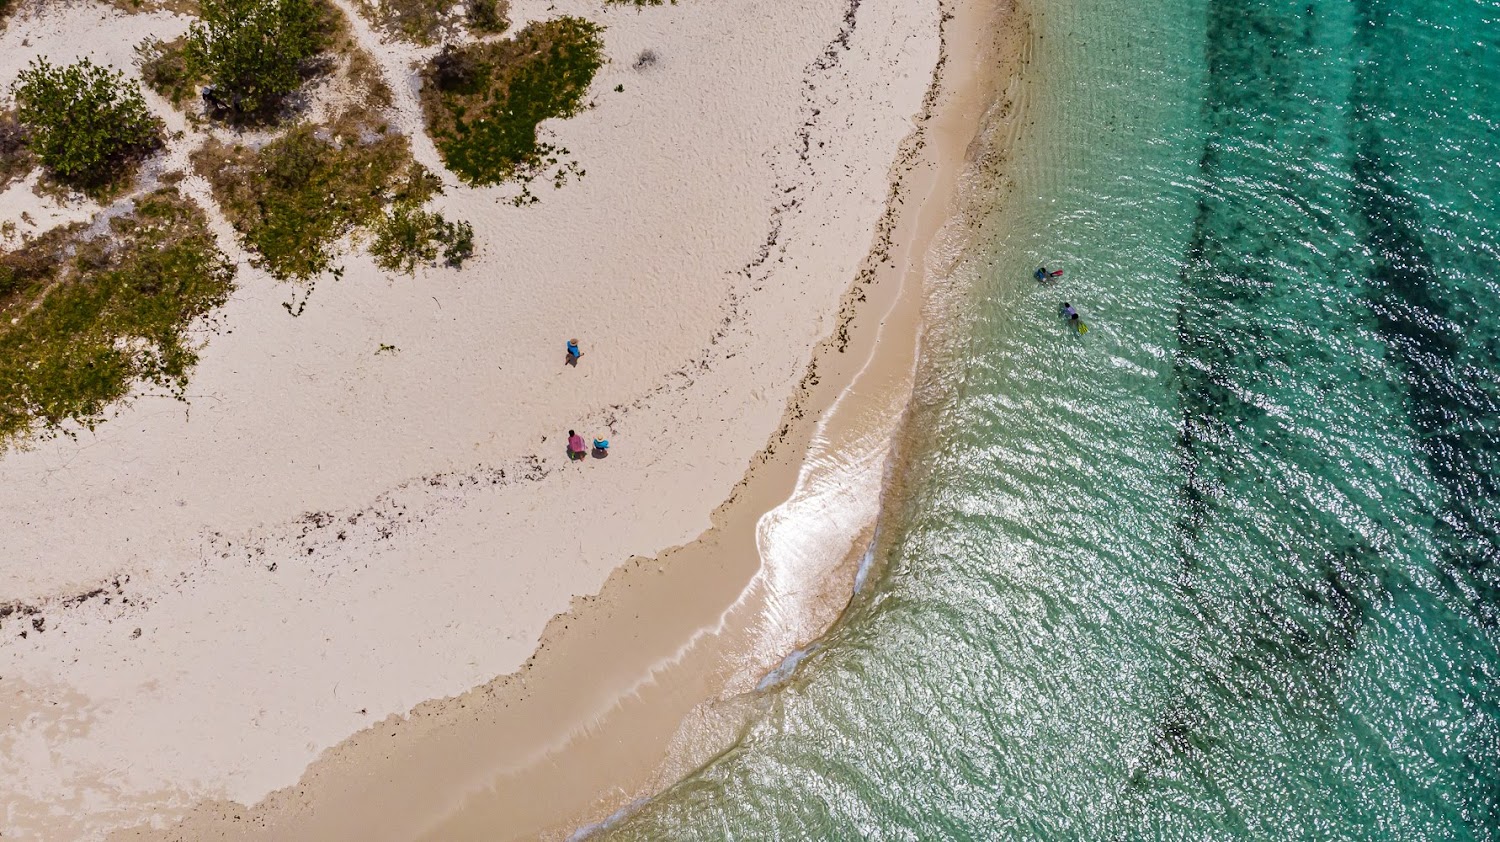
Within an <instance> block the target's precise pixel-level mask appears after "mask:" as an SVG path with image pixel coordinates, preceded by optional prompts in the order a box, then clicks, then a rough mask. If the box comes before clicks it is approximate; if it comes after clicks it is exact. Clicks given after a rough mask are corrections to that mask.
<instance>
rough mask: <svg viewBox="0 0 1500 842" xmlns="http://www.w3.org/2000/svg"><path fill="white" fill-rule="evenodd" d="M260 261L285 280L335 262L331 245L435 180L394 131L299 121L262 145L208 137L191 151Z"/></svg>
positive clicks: (422, 193) (422, 196)
mask: <svg viewBox="0 0 1500 842" xmlns="http://www.w3.org/2000/svg"><path fill="white" fill-rule="evenodd" d="M194 163H195V164H196V166H197V169H198V171H199V172H200V173H202V174H203V175H204V177H206V178H207V179H208V180H209V183H210V184H211V185H212V186H213V190H214V198H215V199H217V200H218V202H219V205H220V206H221V207H222V208H223V210H224V213H225V215H226V216H227V217H228V218H229V221H230V222H231V223H232V224H233V225H234V226H235V228H236V229H238V230H239V232H240V235H241V236H242V238H243V239H244V242H245V245H246V246H247V247H248V248H249V249H251V250H252V251H254V252H255V254H256V259H257V262H259V263H260V264H261V265H262V266H264V267H265V268H266V269H267V270H268V271H269V272H271V274H273V275H275V276H276V277H278V278H282V279H300V280H306V279H310V278H313V277H315V276H317V275H320V274H322V273H324V272H327V271H329V270H331V269H332V268H333V254H332V252H331V247H332V245H333V243H334V241H335V240H337V239H338V238H339V237H342V236H344V235H345V234H347V233H349V232H350V231H352V230H354V229H355V228H358V227H361V226H364V225H369V224H371V223H373V222H374V221H375V220H376V218H377V217H379V216H380V214H381V212H382V211H383V209H384V207H385V205H386V204H387V203H389V202H392V201H401V200H413V201H416V202H419V203H420V202H421V201H425V200H426V199H427V198H428V197H429V196H431V195H432V194H433V192H435V190H436V179H435V178H434V177H433V176H432V175H431V174H430V173H428V172H427V171H426V170H423V169H422V168H421V167H420V166H419V165H417V164H415V163H413V162H412V160H411V152H410V149H409V148H408V146H407V142H406V138H405V137H403V136H402V135H400V134H399V133H396V132H389V133H385V134H376V135H375V136H374V137H373V138H370V139H366V138H363V137H360V136H359V134H358V133H356V134H355V135H354V136H334V137H332V138H329V139H326V140H325V139H324V138H321V137H319V136H318V130H317V129H315V128H314V127H312V126H308V125H299V126H297V127H295V128H293V129H292V130H290V131H288V132H287V133H286V134H285V135H283V136H282V137H280V138H277V139H276V140H274V141H272V142H270V143H268V144H266V145H265V146H264V147H262V148H261V149H259V150H258V151H252V150H248V149H242V148H234V149H231V148H229V147H226V146H224V145H223V144H221V143H217V142H214V143H209V144H208V145H206V146H205V147H204V148H203V149H202V150H201V151H200V152H199V153H197V154H196V155H195V156H194Z"/></svg>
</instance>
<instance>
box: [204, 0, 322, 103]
mask: <svg viewBox="0 0 1500 842" xmlns="http://www.w3.org/2000/svg"><path fill="white" fill-rule="evenodd" d="M200 15H201V17H200V19H199V20H198V21H197V22H195V23H194V24H193V25H192V27H191V28H190V29H189V30H188V34H187V49H186V56H185V57H186V62H185V69H186V71H187V72H188V73H189V74H191V76H192V77H195V78H202V79H205V80H207V81H208V83H209V84H210V85H211V86H212V92H211V93H210V94H206V95H205V98H206V99H207V98H211V99H212V101H213V102H214V103H215V104H216V105H217V107H218V108H220V109H222V110H223V111H224V112H225V113H226V114H227V115H228V116H229V117H230V119H231V120H232V121H237V122H238V121H261V120H265V119H267V118H268V117H270V116H272V115H274V114H275V112H276V111H277V109H278V107H279V106H280V105H281V103H282V101H283V100H284V99H285V97H286V96H287V95H288V94H291V93H292V92H293V91H295V90H297V88H298V87H300V86H301V84H302V82H303V81H304V79H305V78H306V76H307V75H309V73H311V72H313V70H314V69H315V62H314V59H315V58H316V57H317V56H318V55H319V54H321V53H322V52H323V51H324V50H325V49H326V48H327V47H328V46H329V45H330V43H331V42H332V38H333V35H334V33H335V31H336V29H337V26H338V12H337V11H336V10H334V9H332V8H330V7H329V6H327V5H326V4H325V3H323V2H320V0H204V2H203V4H202V10H201V12H200Z"/></svg>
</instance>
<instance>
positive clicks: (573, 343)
mask: <svg viewBox="0 0 1500 842" xmlns="http://www.w3.org/2000/svg"><path fill="white" fill-rule="evenodd" d="M581 356H583V351H582V350H581V349H579V347H578V340H577V339H569V340H568V365H578V358H579V357H581Z"/></svg>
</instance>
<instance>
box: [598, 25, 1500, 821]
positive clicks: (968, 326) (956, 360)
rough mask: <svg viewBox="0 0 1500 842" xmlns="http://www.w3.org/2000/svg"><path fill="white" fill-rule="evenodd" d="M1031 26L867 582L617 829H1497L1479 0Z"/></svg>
mask: <svg viewBox="0 0 1500 842" xmlns="http://www.w3.org/2000/svg"><path fill="white" fill-rule="evenodd" d="M1040 2H1041V0H1038V4H1040ZM1033 13H1034V24H1035V30H1036V37H1037V39H1038V40H1037V44H1038V47H1039V48H1038V51H1037V59H1036V61H1034V62H1033V64H1032V65H1031V73H1032V75H1031V77H1030V78H1029V81H1028V94H1027V100H1028V106H1027V107H1028V109H1029V112H1028V113H1029V115H1030V117H1031V118H1033V122H1031V123H1030V125H1029V126H1028V127H1027V128H1026V130H1025V131H1024V132H1023V134H1022V137H1021V140H1020V144H1019V147H1018V149H1017V150H1016V155H1015V157H1014V159H1013V160H1012V161H1011V162H1010V164H1009V165H1008V172H1010V173H1011V175H1012V176H1013V177H1014V180H1015V186H1014V189H1013V190H1012V191H1010V192H1008V193H1007V194H1006V195H1005V197H1004V201H1003V202H1001V204H1000V206H999V209H998V210H996V211H995V212H994V214H992V215H991V217H990V218H989V219H988V220H987V222H986V225H985V228H984V229H983V230H986V231H994V232H997V233H996V234H995V236H994V237H993V238H992V242H988V243H986V244H984V247H983V248H977V249H975V251H974V252H973V253H972V254H971V255H970V257H969V260H968V262H967V263H966V265H965V266H964V267H963V268H962V269H961V271H960V272H959V273H958V274H959V278H958V279H956V280H955V282H954V284H955V286H954V287H953V290H954V292H953V296H954V297H955V298H956V301H955V302H954V303H953V307H954V314H955V315H954V317H953V318H952V319H951V320H950V321H949V323H948V325H947V326H946V330H945V331H943V332H941V336H940V337H939V339H938V341H937V342H936V347H935V348H934V349H933V351H932V353H931V354H930V356H929V359H928V360H927V362H926V370H925V383H924V387H923V389H922V395H923V397H922V401H921V408H920V410H919V414H920V417H921V419H922V423H921V424H920V425H918V426H919V428H920V429H922V430H923V431H924V434H923V436H922V438H921V439H920V440H918V441H916V442H914V443H913V444H912V446H911V455H912V457H913V458H912V460H911V464H912V467H911V468H910V471H909V473H908V475H907V481H906V483H905V485H904V486H903V487H904V493H903V494H902V495H901V498H900V499H899V500H897V501H895V503H894V504H893V506H892V510H891V511H888V513H887V515H886V518H885V525H884V528H883V535H884V537H883V539H882V541H881V544H880V546H879V547H878V548H877V566H876V568H875V570H874V572H873V573H872V575H871V577H870V580H869V583H868V586H867V587H866V588H865V589H864V590H863V591H862V592H861V593H860V594H859V595H858V596H857V597H856V599H855V603H854V605H853V607H852V608H851V610H850V612H849V614H848V616H846V617H845V619H844V620H843V621H842V622H841V623H840V625H839V626H838V627H837V628H836V629H835V630H834V631H833V632H832V633H831V634H830V635H829V638H828V640H827V641H826V645H825V646H823V647H822V648H820V649H818V650H817V651H816V652H815V653H814V654H813V655H811V656H809V657H808V658H806V659H805V660H804V661H803V662H802V663H801V664H800V665H799V666H798V668H797V669H796V671H795V672H794V673H793V674H792V676H791V677H790V678H789V679H787V680H786V681H785V682H783V683H781V684H780V685H778V686H776V687H773V688H771V689H769V690H766V691H764V694H763V698H761V699H760V702H761V704H762V706H763V708H764V713H763V715H762V716H761V717H760V718H759V719H758V720H757V721H756V722H755V723H754V724H753V725H752V726H751V727H750V728H749V730H748V731H747V733H746V734H745V735H744V737H743V738H742V739H741V740H740V742H739V743H738V744H737V745H736V746H735V747H734V748H732V749H731V750H730V751H729V752H727V753H726V754H725V755H724V756H722V757H720V758H719V759H717V760H715V761H714V762H712V763H711V764H709V765H708V766H707V767H705V768H704V769H702V770H701V771H700V772H698V773H697V774H695V775H694V776H692V777H691V778H689V779H688V780H686V781H684V782H683V783H681V784H679V785H678V786H677V787H675V788H674V789H672V790H671V791H669V792H667V793H666V794H665V795H663V796H661V797H659V798H657V799H655V800H654V801H652V802H651V803H650V804H648V805H646V806H645V807H644V808H642V809H641V810H639V811H638V812H637V813H635V814H634V815H633V816H632V817H630V818H629V819H627V820H626V821H624V822H622V823H621V824H619V825H617V826H616V827H614V828H612V829H611V831H610V832H609V834H606V835H608V836H610V837H611V838H615V839H659V838H671V839H721V838H737V839H754V838H772V837H781V838H795V839H856V838H868V839H944V838H1037V837H1046V838H1090V839H1092V838H1124V839H1132V838H1143V837H1145V838H1150V837H1166V838H1264V839H1283V838H1298V839H1329V838H1386V839H1496V838H1500V675H1497V673H1500V652H1497V645H1500V628H1497V623H1500V537H1497V518H1500V494H1497V488H1496V486H1497V476H1500V455H1497V454H1500V385H1497V381H1500V376H1497V373H1500V363H1497V359H1500V312H1497V310H1500V251H1497V249H1500V245H1497V244H1500V208H1497V196H1500V3H1497V2H1494V0H1488V2H1476V0H1450V2H1441V3H1439V2H1426V0H1341V1H1340V2H1333V0H1315V2H1306V0H1299V1H1298V2H1267V1H1266V0H1133V2H1124V1H1123V0H1047V2H1046V3H1045V5H1044V7H1041V8H1034V9H1033ZM1040 262H1047V263H1049V264H1055V265H1059V266H1062V267H1064V268H1065V270H1066V274H1065V275H1064V277H1063V279H1062V280H1061V281H1060V283H1059V284H1058V285H1057V287H1055V288H1041V287H1039V286H1038V285H1037V284H1036V283H1035V282H1034V281H1033V280H1032V279H1031V277H1030V270H1031V269H1032V268H1034V267H1035V266H1036V265H1037V264H1038V263H1040ZM1062 300H1068V301H1070V302H1072V303H1074V304H1075V305H1076V306H1077V307H1078V308H1079V310H1080V311H1081V312H1082V316H1083V321H1084V322H1085V323H1087V324H1088V326H1089V331H1088V332H1087V334H1084V335H1078V334H1076V333H1073V332H1071V331H1070V330H1068V329H1067V328H1066V327H1065V326H1064V325H1063V324H1062V323H1061V322H1060V321H1059V320H1058V318H1057V317H1056V312H1057V308H1058V305H1059V303H1060V302H1061V301H1062Z"/></svg>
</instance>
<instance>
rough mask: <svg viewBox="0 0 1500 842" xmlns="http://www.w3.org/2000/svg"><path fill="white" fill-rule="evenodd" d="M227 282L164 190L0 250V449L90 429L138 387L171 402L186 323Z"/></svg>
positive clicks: (197, 229) (199, 233) (198, 220)
mask: <svg viewBox="0 0 1500 842" xmlns="http://www.w3.org/2000/svg"><path fill="white" fill-rule="evenodd" d="M233 282H234V267H233V265H231V264H230V263H229V261H228V260H227V259H226V258H225V257H224V255H223V254H222V253H220V252H219V250H218V248H217V246H216V245H215V244H214V239H213V236H212V235H211V234H210V233H209V231H208V229H207V227H206V225H205V223H204V218H203V214H202V212H201V211H200V210H198V208H197V207H196V206H194V205H193V204H191V203H189V202H188V201H186V200H184V199H183V198H182V197H181V196H180V195H179V194H178V193H177V191H176V190H175V189H171V188H168V189H165V190H161V191H158V192H156V193H152V194H150V195H147V196H145V197H143V198H140V199H138V200H136V202H135V207H134V210H133V211H131V212H129V213H126V214H122V215H120V216H117V217H114V218H113V219H111V220H110V221H109V223H108V228H107V230H106V231H105V232H104V233H95V234H94V235H90V234H89V228H87V227H86V226H84V225H82V224H77V225H72V226H66V227H62V228H56V229H53V230H52V231H49V232H47V233H46V234H43V235H41V236H39V237H37V238H36V239H33V240H31V241H30V242H28V243H26V244H24V245H23V246H21V247H20V248H18V249H15V250H13V251H10V252H6V253H4V254H0V448H3V447H5V446H6V445H8V444H13V443H14V442H16V441H17V440H18V439H20V438H23V437H25V436H26V435H28V434H29V433H32V432H41V433H43V434H46V433H55V432H58V431H60V430H64V429H66V427H65V426H64V425H66V424H67V423H68V422H74V423H77V424H80V425H82V426H84V427H86V428H89V429H93V428H94V426H96V425H97V424H98V423H100V422H101V421H102V420H104V411H105V409H106V408H107V407H108V406H109V405H110V404H111V403H113V402H116V401H119V400H121V399H123V398H124V397H125V396H126V395H128V394H129V392H130V389H131V388H132V387H133V386H134V384H136V383H138V382H149V383H152V384H154V385H156V386H159V387H161V388H164V389H167V390H169V391H170V392H172V393H173V394H175V395H176V396H178V397H181V396H182V393H183V389H184V388H185V387H186V385H187V375H188V372H189V371H190V370H191V369H192V367H193V366H194V365H195V364H196V363H197V354H196V352H195V351H194V350H193V348H192V347H191V345H190V343H189V342H188V337H187V329H188V326H189V325H190V324H191V323H192V322H193V321H194V320H196V319H198V318H200V317H202V316H205V315H207V314H209V313H211V312H212V311H213V310H214V309H216V308H218V307H219V306H220V305H222V304H223V303H224V301H225V300H226V299H227V298H228V296H229V293H230V291H231V290H232V289H233Z"/></svg>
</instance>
